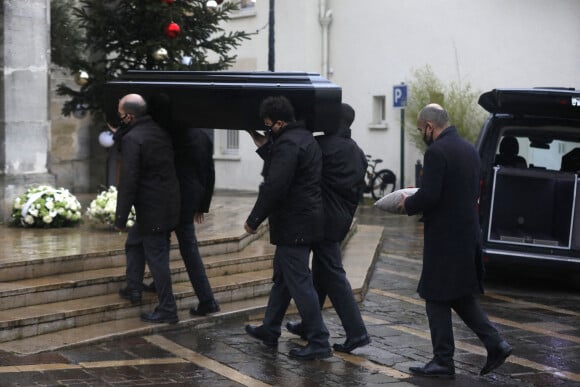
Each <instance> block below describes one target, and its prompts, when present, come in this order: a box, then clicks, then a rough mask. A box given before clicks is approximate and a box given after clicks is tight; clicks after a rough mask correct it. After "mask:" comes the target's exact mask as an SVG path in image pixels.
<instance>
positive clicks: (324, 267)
mask: <svg viewBox="0 0 580 387" xmlns="http://www.w3.org/2000/svg"><path fill="white" fill-rule="evenodd" d="M354 115H355V113H354V110H353V108H352V107H351V106H350V105H348V104H345V103H343V104H342V107H341V120H340V124H339V127H338V128H337V131H335V132H332V131H326V132H325V135H324V136H318V137H316V139H317V141H318V144H319V145H320V149H321V150H322V203H323V207H324V239H323V240H322V241H320V242H318V243H315V244H314V245H313V246H312V251H313V253H314V254H313V259H312V276H313V279H314V287H315V288H316V291H317V292H318V298H319V303H320V307H322V306H323V305H324V301H325V299H326V296H327V295H328V297H329V298H330V300H331V301H332V305H333V306H334V309H335V310H336V313H337V314H338V317H339V318H340V321H341V323H342V326H343V327H344V330H345V332H346V341H345V342H344V344H334V346H333V347H334V350H335V351H338V352H347V353H348V352H351V351H352V350H354V349H356V348H358V347H362V346H364V345H367V344H368V343H370V337H369V335H368V333H367V330H366V327H365V324H364V322H363V320H362V317H361V314H360V311H359V309H358V306H357V304H356V301H355V299H354V296H353V294H352V288H351V286H350V283H349V282H348V279H347V278H346V273H345V271H344V268H343V266H342V253H341V248H340V244H341V242H342V241H343V240H344V238H345V237H346V234H347V233H348V231H349V229H350V227H351V224H352V219H353V217H354V213H355V211H356V208H357V206H358V203H359V202H360V199H361V197H362V194H363V190H364V185H365V181H364V177H365V173H366V169H367V159H366V156H365V154H364V152H363V151H362V150H361V149H360V148H359V147H358V145H357V144H356V142H354V140H352V139H351V138H350V125H351V124H352V122H353V121H354ZM286 328H287V329H288V330H289V331H290V332H292V333H294V334H297V335H300V336H302V335H303V334H304V331H303V327H302V323H301V322H299V323H293V322H289V323H287V324H286Z"/></svg>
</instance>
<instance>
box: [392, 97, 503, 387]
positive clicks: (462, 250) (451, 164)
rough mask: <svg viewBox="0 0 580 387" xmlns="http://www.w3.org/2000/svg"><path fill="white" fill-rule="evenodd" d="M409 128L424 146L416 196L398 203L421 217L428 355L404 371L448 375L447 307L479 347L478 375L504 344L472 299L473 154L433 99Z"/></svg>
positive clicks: (475, 278) (475, 242) (476, 249)
mask: <svg viewBox="0 0 580 387" xmlns="http://www.w3.org/2000/svg"><path fill="white" fill-rule="evenodd" d="M417 129H418V130H419V131H420V132H421V133H422V135H423V139H424V140H425V142H426V143H427V145H428V148H427V151H426V152H425V158H424V162H423V165H424V170H423V181H422V185H421V188H420V189H419V190H418V191H417V193H416V194H414V195H412V196H409V197H406V198H405V197H404V198H403V200H402V203H401V208H402V209H404V210H405V211H406V213H407V214H408V215H415V214H419V213H422V214H423V221H424V223H425V225H424V247H423V269H422V272H421V279H420V280H419V286H418V292H419V295H420V296H421V298H424V299H425V301H426V309H427V318H428V319H429V329H430V330H431V341H432V344H433V354H434V357H433V359H432V360H431V361H430V362H429V363H427V364H426V365H425V366H423V367H411V368H410V371H411V372H412V373H413V374H414V375H419V376H431V377H447V378H453V377H454V376H455V366H454V363H453V354H454V351H455V345H454V339H453V326H452V323H451V309H453V310H454V311H455V312H456V313H457V315H458V316H459V317H460V318H461V319H462V320H463V322H465V324H467V326H468V327H469V328H470V329H471V330H472V331H473V332H475V334H476V335H477V336H478V337H479V339H480V340H481V341H482V342H483V344H484V345H485V348H486V349H487V362H486V364H485V365H484V367H483V368H482V370H481V375H485V374H487V373H489V372H490V371H492V370H494V369H495V368H497V367H499V366H500V365H502V364H503V363H504V361H505V360H506V358H507V357H508V356H509V355H510V354H511V351H512V348H511V347H510V346H509V345H508V343H506V342H505V341H504V340H503V339H502V337H501V336H500V335H499V333H498V331H497V329H495V327H494V326H493V325H492V324H491V323H490V321H489V319H488V318H487V315H486V314H485V313H484V312H483V310H482V309H481V307H480V306H479V303H478V301H477V300H476V298H475V295H476V294H479V293H482V292H483V283H482V281H483V278H482V277H483V264H482V261H481V254H480V246H481V244H480V237H481V236H480V228H479V222H478V215H477V198H478V196H479V174H480V161H479V156H478V154H477V152H476V150H475V149H474V147H473V146H472V145H471V144H470V143H468V142H467V141H465V140H464V139H462V138H461V137H460V136H459V134H458V133H457V129H456V128H455V127H454V126H450V125H449V117H448V115H447V112H446V111H445V110H444V109H443V108H442V107H441V106H439V105H437V104H430V105H427V106H425V107H424V108H423V109H422V110H421V112H420V113H419V116H418V118H417Z"/></svg>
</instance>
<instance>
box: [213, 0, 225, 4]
mask: <svg viewBox="0 0 580 387" xmlns="http://www.w3.org/2000/svg"><path fill="white" fill-rule="evenodd" d="M215 2H216V3H218V5H222V3H223V2H224V0H215Z"/></svg>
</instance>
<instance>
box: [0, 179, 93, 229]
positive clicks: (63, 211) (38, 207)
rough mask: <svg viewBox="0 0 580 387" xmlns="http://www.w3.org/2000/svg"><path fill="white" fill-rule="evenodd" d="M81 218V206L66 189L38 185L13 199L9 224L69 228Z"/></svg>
mask: <svg viewBox="0 0 580 387" xmlns="http://www.w3.org/2000/svg"><path fill="white" fill-rule="evenodd" d="M81 216H82V213H81V204H80V203H79V201H78V200H77V198H76V197H75V196H74V195H73V194H71V193H70V192H69V191H68V190H67V189H65V188H54V187H51V186H49V185H40V186H35V187H30V188H28V189H27V190H26V192H25V193H24V194H22V195H20V196H18V197H17V198H16V199H14V203H13V206H12V215H11V221H10V223H11V224H12V225H14V226H21V227H36V228H57V227H71V226H76V225H78V224H79V223H80V222H81Z"/></svg>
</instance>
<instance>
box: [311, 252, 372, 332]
mask: <svg viewBox="0 0 580 387" xmlns="http://www.w3.org/2000/svg"><path fill="white" fill-rule="evenodd" d="M312 251H313V253H314V254H313V257H312V277H313V281H314V288H315V289H316V292H317V293H318V300H319V304H320V307H322V306H323V305H324V301H325V299H326V296H327V295H328V297H329V298H330V301H332V306H333V307H334V310H336V314H337V315H338V317H339V318H340V322H341V323H342V326H343V328H344V331H345V332H346V337H347V338H355V337H360V336H362V335H365V334H367V330H366V327H365V324H364V322H363V319H362V316H361V314H360V310H359V308H358V305H357V304H356V301H355V299H354V295H353V294H352V288H351V286H350V282H348V279H347V278H346V272H345V271H344V267H343V266H342V253H341V250H340V243H339V242H330V241H323V242H320V243H318V244H316V245H314V246H312Z"/></svg>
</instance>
